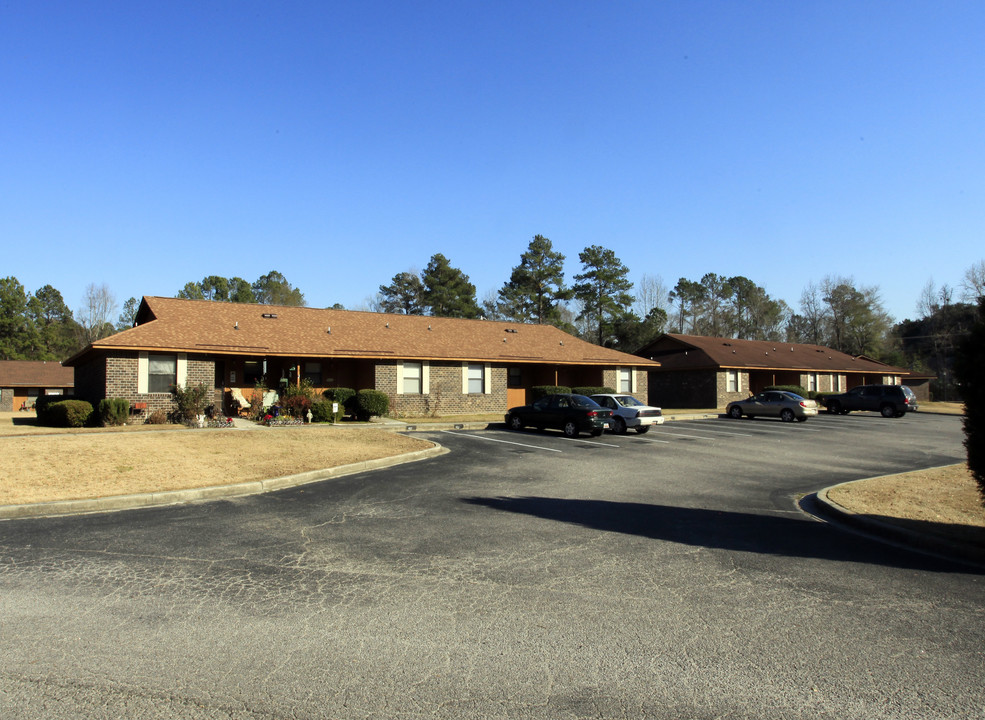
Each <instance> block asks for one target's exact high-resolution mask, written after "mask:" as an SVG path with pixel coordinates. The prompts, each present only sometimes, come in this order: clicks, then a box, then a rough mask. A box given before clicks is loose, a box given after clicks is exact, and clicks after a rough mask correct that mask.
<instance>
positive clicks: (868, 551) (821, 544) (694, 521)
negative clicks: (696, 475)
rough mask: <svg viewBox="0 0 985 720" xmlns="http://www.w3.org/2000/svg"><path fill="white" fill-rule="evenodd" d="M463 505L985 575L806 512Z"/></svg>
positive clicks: (567, 502) (698, 540)
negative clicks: (839, 527) (861, 534)
mask: <svg viewBox="0 0 985 720" xmlns="http://www.w3.org/2000/svg"><path fill="white" fill-rule="evenodd" d="M462 502H465V503H468V504H471V505H480V506H485V507H488V508H492V509H494V510H501V511H504V512H511V513H519V514H524V515H530V516H533V517H539V518H543V519H545V520H554V521H557V522H564V523H570V524H573V525H580V526H582V527H587V528H593V529H595V530H602V531H605V532H616V533H624V534H628V535H636V536H639V537H645V538H651V539H653V540H665V541H667V542H675V543H681V544H684V545H693V546H700V547H707V548H719V549H722V550H732V551H736V552H751V553H761V554H766V555H782V556H787V557H803V558H817V559H821V560H834V561H838V562H861V563H869V564H875V565H885V566H889V567H900V568H908V569H917V570H928V571H932V572H960V573H970V574H976V575H981V574H985V570H983V569H982V568H975V567H973V566H968V565H965V564H963V563H959V562H948V561H946V560H941V559H937V558H931V557H926V556H923V555H920V554H919V553H916V552H909V551H906V550H903V549H900V548H895V547H890V546H886V545H883V544H881V543H877V542H874V541H869V540H865V539H864V538H860V537H859V536H857V535H852V534H848V533H844V532H840V531H838V530H837V529H835V528H832V527H831V526H830V525H828V524H826V523H821V522H817V521H814V520H811V519H808V518H806V517H805V518H803V519H801V518H797V517H778V516H774V515H754V514H751V513H741V512H731V511H724V510H705V509H700V508H684V507H671V506H667V505H650V504H644V503H628V502H611V501H607V500H576V499H561V498H547V497H472V498H463V500H462ZM930 524H932V523H930Z"/></svg>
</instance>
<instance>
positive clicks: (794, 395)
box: [781, 392, 804, 402]
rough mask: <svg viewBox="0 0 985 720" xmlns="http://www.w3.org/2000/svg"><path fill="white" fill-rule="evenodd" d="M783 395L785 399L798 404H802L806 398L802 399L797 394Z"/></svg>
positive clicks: (788, 393) (786, 393)
mask: <svg viewBox="0 0 985 720" xmlns="http://www.w3.org/2000/svg"><path fill="white" fill-rule="evenodd" d="M781 394H782V395H783V396H784V397H785V398H787V399H788V400H794V401H796V402H800V401H802V400H803V399H804V398H802V397H801V396H800V395H798V394H797V393H795V392H785V393H781Z"/></svg>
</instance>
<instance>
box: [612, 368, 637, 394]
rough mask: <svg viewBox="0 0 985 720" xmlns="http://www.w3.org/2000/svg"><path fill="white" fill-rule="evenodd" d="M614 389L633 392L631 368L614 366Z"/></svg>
mask: <svg viewBox="0 0 985 720" xmlns="http://www.w3.org/2000/svg"><path fill="white" fill-rule="evenodd" d="M616 385H617V387H616V391H617V392H621V393H631V392H633V370H632V368H616Z"/></svg>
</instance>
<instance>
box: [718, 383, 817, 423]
mask: <svg viewBox="0 0 985 720" xmlns="http://www.w3.org/2000/svg"><path fill="white" fill-rule="evenodd" d="M725 412H726V413H727V414H728V416H729V417H732V418H736V419H738V418H740V417H742V416H743V415H745V416H746V417H748V418H754V417H756V416H757V415H762V416H764V417H778V418H780V419H781V420H783V421H784V422H793V421H794V420H796V421H797V422H804V421H805V420H807V418H809V417H810V416H812V415H817V403H816V402H815V401H813V400H808V399H806V398H802V397H801V396H800V395H797V394H796V393H792V392H788V391H786V390H764V391H763V392H761V393H758V394H756V395H753V396H752V397H749V398H746V399H745V400H736V401H735V402H730V403H729V404H728V407H727V408H725Z"/></svg>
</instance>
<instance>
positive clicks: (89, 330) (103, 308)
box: [75, 283, 118, 347]
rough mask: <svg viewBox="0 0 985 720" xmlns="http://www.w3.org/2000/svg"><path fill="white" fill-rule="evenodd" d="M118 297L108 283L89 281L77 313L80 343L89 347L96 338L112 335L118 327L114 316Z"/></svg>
mask: <svg viewBox="0 0 985 720" xmlns="http://www.w3.org/2000/svg"><path fill="white" fill-rule="evenodd" d="M117 307H118V306H117V303H116V298H115V297H114V296H113V293H112V292H110V289H109V286H108V285H106V283H103V284H102V285H98V286H97V285H96V284H95V283H89V285H87V286H86V290H85V295H83V296H82V307H81V308H79V311H78V312H77V313H76V314H75V320H76V322H77V323H78V324H79V330H78V332H79V343H80V344H81V345H82V347H88V346H89V345H91V344H92V343H94V342H95V341H96V340H100V339H102V338H104V337H107V336H109V335H112V334H113V333H114V332H115V331H116V328H115V327H114V325H113V321H112V318H113V317H114V316H115V315H116V309H117Z"/></svg>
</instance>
